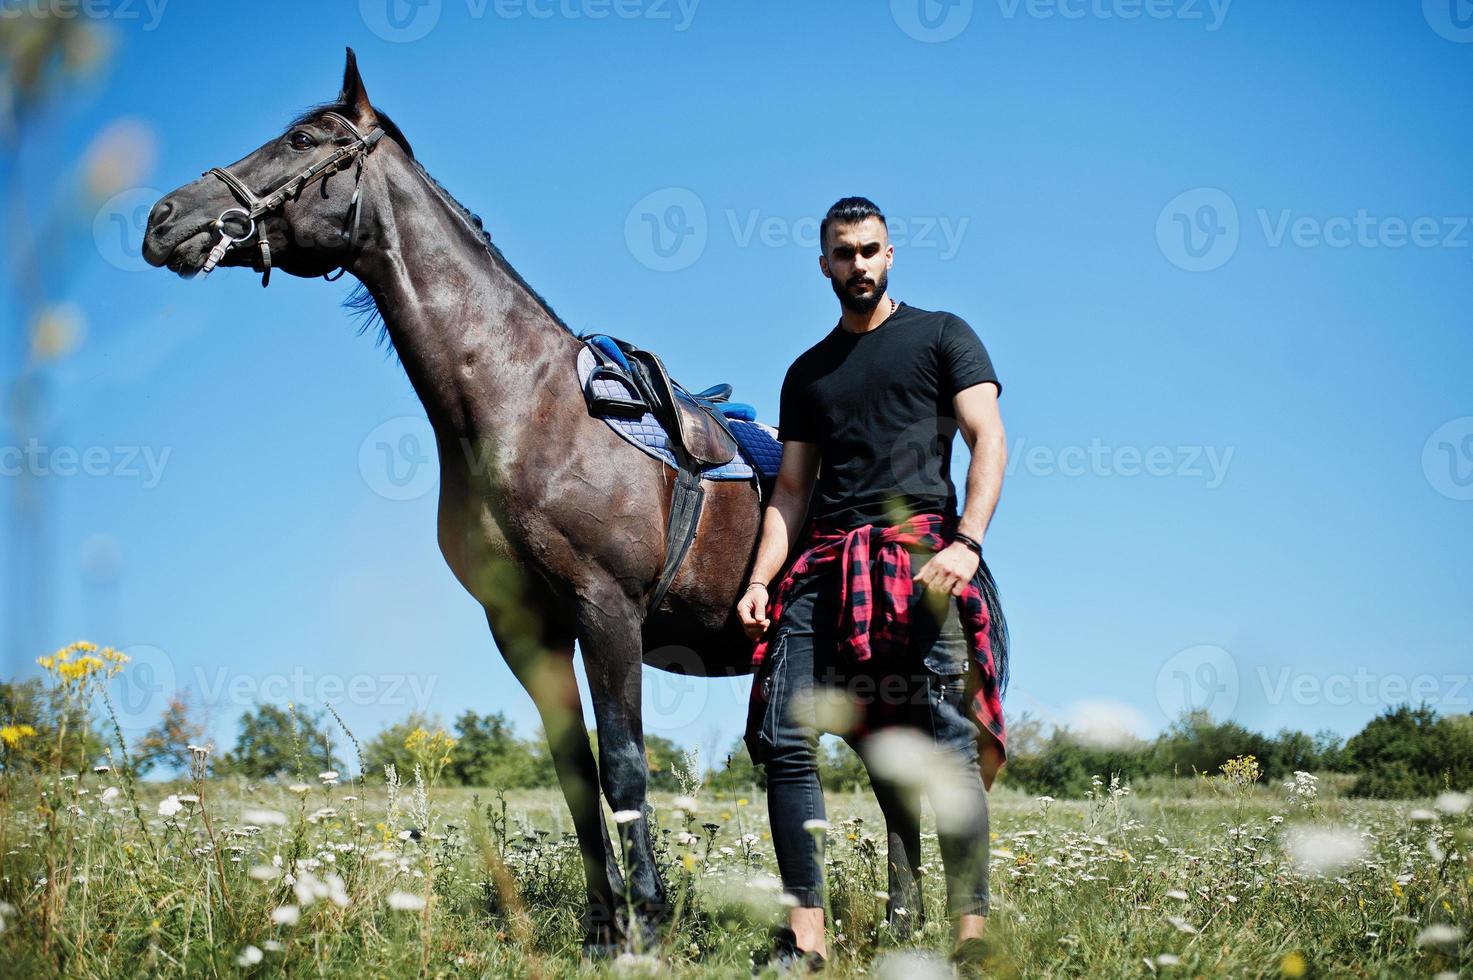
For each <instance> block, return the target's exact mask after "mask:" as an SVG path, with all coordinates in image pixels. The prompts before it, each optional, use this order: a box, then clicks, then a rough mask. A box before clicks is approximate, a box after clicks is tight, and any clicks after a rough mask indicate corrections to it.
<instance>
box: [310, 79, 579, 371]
mask: <svg viewBox="0 0 1473 980" xmlns="http://www.w3.org/2000/svg"><path fill="white" fill-rule="evenodd" d="M352 111H353V107H351V106H348V105H344V104H343V103H340V102H330V103H327V104H325V105H319V106H313V107H312V108H311V109H308V110H307V111H305V112H303V113H302V114H301V115H299V116H298V117H297V118H296V119H294V120H292V122H291V125H292V126H299V125H302V124H304V123H308V122H311V121H312V120H314V119H316V118H317V117H318V116H320V115H321V114H322V113H324V112H336V113H339V114H341V115H349V113H351V112H352ZM374 112H375V114H376V115H377V116H378V122H379V125H380V126H381V127H383V130H384V135H385V136H387V137H388V138H389V139H392V140H393V141H394V142H395V143H398V144H399V147H400V149H402V150H403V151H404V153H405V155H406V156H408V157H409V160H410V162H411V163H413V164H414V167H415V169H416V170H418V171H419V173H420V175H421V176H422V177H424V179H425V180H427V181H429V182H430V184H432V185H433V186H434V187H435V188H437V189H438V190H439V191H440V193H441V194H442V195H444V197H445V200H446V201H447V202H449V203H450V204H451V205H452V206H453V207H455V209H456V210H458V211H459V212H460V214H461V216H462V217H464V218H465V219H466V220H467V221H469V222H470V223H471V225H472V227H474V228H475V229H476V231H478V232H479V233H480V235H481V242H482V244H483V245H484V246H485V249H486V254H487V255H489V256H490V258H491V261H492V262H494V263H496V265H497V266H498V267H499V268H501V269H502V270H503V271H504V272H505V273H506V274H507V275H509V276H510V277H511V278H512V279H513V280H514V281H515V282H516V283H517V284H518V285H520V286H521V287H522V288H523V289H525V290H526V291H527V293H528V295H530V296H531V297H532V298H533V299H534V300H536V301H537V303H538V304H539V305H540V306H541V307H542V309H543V310H545V311H546V312H547V315H548V316H549V317H551V318H552V321H553V322H554V323H556V324H557V325H558V326H560V327H562V328H563V329H564V330H567V331H568V332H569V333H573V330H572V328H570V327H569V326H568V325H567V324H566V323H565V322H563V318H562V317H560V316H558V315H557V313H556V312H555V311H554V310H553V308H552V305H551V304H549V303H548V302H547V300H545V299H543V298H542V294H541V293H539V292H537V290H535V289H533V288H532V285H531V284H530V283H528V282H527V280H525V279H523V278H522V274H521V273H520V272H518V271H517V270H516V267H515V266H513V265H512V264H511V263H510V262H508V261H507V259H506V256H505V255H503V254H502V252H501V249H499V248H497V247H496V245H495V244H494V243H493V242H492V241H491V235H490V233H489V232H487V231H486V226H485V224H484V223H483V222H482V221H481V216H480V215H479V214H476V213H475V212H474V211H472V210H470V209H469V208H467V207H466V206H465V205H464V204H461V203H460V202H459V201H458V200H456V199H455V195H453V194H451V193H450V192H449V191H448V190H446V189H445V185H444V184H441V183H440V182H439V181H438V180H436V179H435V178H434V177H432V176H430V172H429V171H428V170H426V169H425V168H424V164H422V163H420V162H419V160H418V158H416V157H415V155H414V150H413V149H412V148H411V147H410V145H409V140H407V139H406V138H405V136H404V132H403V131H402V130H401V129H400V128H399V127H398V126H397V125H395V124H394V121H393V120H392V119H390V118H389V117H388V116H386V115H384V113H382V112H380V111H379V110H378V109H375V110H374ZM350 118H351V117H350ZM343 307H344V308H345V309H347V310H348V311H349V312H350V313H351V314H353V315H354V316H355V317H357V318H358V321H359V322H358V333H359V334H363V333H365V332H366V331H368V330H369V329H370V328H372V327H373V326H374V325H375V324H377V325H378V338H377V339H376V340H375V341H374V345H375V346H378V345H379V344H387V345H388V348H389V350H390V351H391V352H393V350H394V344H393V341H392V340H391V339H390V337H389V328H388V325H387V324H385V323H384V317H383V312H382V311H381V310H379V308H378V301H377V300H375V299H374V298H373V294H372V293H370V292H369V291H368V290H367V289H366V288H365V287H364V285H363V283H361V282H360V283H359V284H358V285H356V286H354V287H353V291H352V292H350V293H349V294H348V298H347V299H345V300H343Z"/></svg>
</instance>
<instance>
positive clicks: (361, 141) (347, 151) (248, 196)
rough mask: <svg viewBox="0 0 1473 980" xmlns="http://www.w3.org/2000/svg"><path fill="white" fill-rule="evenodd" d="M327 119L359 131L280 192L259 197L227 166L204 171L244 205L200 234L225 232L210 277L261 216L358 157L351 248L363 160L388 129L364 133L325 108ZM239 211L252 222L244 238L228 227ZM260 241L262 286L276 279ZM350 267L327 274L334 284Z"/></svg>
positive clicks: (208, 268)
mask: <svg viewBox="0 0 1473 980" xmlns="http://www.w3.org/2000/svg"><path fill="white" fill-rule="evenodd" d="M321 118H323V119H336V120H337V121H338V122H340V123H342V124H343V125H344V126H345V127H347V130H348V132H350V133H352V134H353V142H351V143H348V144H345V145H343V146H340V147H338V148H337V149H336V150H335V151H333V153H332V154H331V155H330V156H327V157H325V158H323V159H322V160H319V161H317V162H316V163H314V164H312V165H311V166H310V167H308V168H307V169H305V170H303V171H302V172H301V173H299V174H297V175H296V176H295V177H290V178H288V179H287V180H285V181H284V182H282V183H281V184H280V185H278V186H277V187H276V189H275V190H273V191H271V192H270V193H268V194H266V195H264V196H262V197H257V196H256V194H254V193H253V192H252V191H251V189H250V188H249V187H247V186H246V185H245V184H244V183H243V182H242V181H241V180H240V178H239V177H236V176H235V174H233V173H231V172H230V171H229V170H228V169H226V168H225V167H211V168H210V169H209V170H206V171H205V172H204V173H203V174H202V175H201V176H204V177H218V178H220V180H222V181H224V183H225V186H226V187H228V188H230V193H232V194H234V195H235V198H236V200H238V201H240V203H241V205H242V207H238V208H226V209H225V210H224V211H222V212H220V216H219V217H218V218H214V219H212V220H210V221H207V222H205V223H204V224H203V225H201V226H200V227H199V228H198V229H197V230H196V231H195V232H194V234H198V233H199V232H200V231H205V230H207V229H210V228H213V229H215V230H216V231H218V232H219V233H220V240H219V241H217V242H216V243H215V246H214V247H213V248H211V249H210V254H209V255H208V256H207V257H206V258H205V264H204V265H203V266H202V267H201V268H200V275H201V276H207V275H209V274H210V273H211V272H212V271H214V268H215V266H217V265H219V264H220V260H221V259H223V258H225V253H226V252H228V251H230V250H231V249H232V248H234V247H235V246H237V245H239V244H241V243H242V242H246V241H249V240H250V237H251V236H252V235H255V234H256V231H257V229H256V221H257V219H258V218H261V217H262V216H263V215H267V214H270V213H271V212H272V211H275V210H277V209H278V208H280V207H281V206H282V205H284V204H285V203H286V202H287V201H295V200H296V199H297V197H298V196H299V195H300V194H301V193H302V191H303V190H304V189H305V188H307V187H309V186H311V185H312V184H314V183H316V182H317V181H319V180H324V179H326V178H327V177H331V176H332V175H333V174H335V173H339V172H340V171H343V170H346V169H348V167H349V166H350V165H351V164H352V163H353V161H354V160H357V162H358V172H357V174H356V175H355V176H354V178H353V199H352V200H351V201H349V202H348V229H347V231H348V248H349V250H350V251H351V249H352V248H353V243H354V242H355V241H357V239H358V214H359V211H358V196H359V194H360V192H361V191H362V189H363V164H364V161H365V160H366V159H367V158H368V154H369V153H371V152H372V151H373V148H374V146H376V145H377V144H378V141H379V140H380V139H382V138H383V135H384V131H383V128H382V127H378V126H375V127H374V128H373V129H372V130H370V131H369V133H368V134H367V135H364V134H363V133H361V132H359V131H358V127H357V126H354V125H353V124H352V123H351V122H349V121H348V120H347V119H346V118H344V117H343V116H341V115H339V114H338V113H336V112H324V113H323V114H322V116H321ZM234 215H238V216H239V217H240V218H241V219H243V223H244V224H245V226H246V230H245V232H244V233H243V234H241V235H239V236H236V235H232V234H231V233H230V231H229V230H228V229H227V228H226V219H228V218H231V217H232V216H234ZM257 245H258V246H259V247H260V249H261V285H262V286H266V285H267V284H269V283H270V282H271V246H270V245H269V244H268V243H267V241H266V236H265V235H264V234H263V235H260V236H259V237H258V239H257ZM346 271H347V262H346V261H345V262H344V263H343V266H342V268H340V269H339V270H338V274H337V275H336V276H331V275H328V276H324V277H323V278H324V279H327V280H328V281H329V282H335V281H337V280H338V279H340V278H342V275H343V273H344V272H346Z"/></svg>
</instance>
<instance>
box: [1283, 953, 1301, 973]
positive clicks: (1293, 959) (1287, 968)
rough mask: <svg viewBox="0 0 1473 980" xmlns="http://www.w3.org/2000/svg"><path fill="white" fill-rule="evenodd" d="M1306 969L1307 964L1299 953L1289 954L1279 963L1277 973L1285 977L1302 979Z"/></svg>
mask: <svg viewBox="0 0 1473 980" xmlns="http://www.w3.org/2000/svg"><path fill="white" fill-rule="evenodd" d="M1307 969H1308V964H1306V963H1305V962H1304V956H1303V955H1302V954H1300V953H1290V954H1289V955H1288V956H1285V957H1284V958H1283V959H1282V960H1280V961H1279V972H1280V973H1282V974H1283V975H1284V976H1286V977H1302V976H1304V974H1305V971H1306V970H1307Z"/></svg>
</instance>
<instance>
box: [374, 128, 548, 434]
mask: <svg viewBox="0 0 1473 980" xmlns="http://www.w3.org/2000/svg"><path fill="white" fill-rule="evenodd" d="M386 149H387V147H386ZM379 162H380V161H379V160H377V159H376V160H375V161H374V163H376V164H377V163H379ZM369 173H371V174H374V175H375V176H374V179H373V180H372V185H375V186H365V187H364V191H363V202H364V204H365V205H367V207H366V208H365V211H366V213H365V214H364V216H363V223H364V227H363V228H361V229H360V232H359V235H360V241H364V242H366V243H368V244H367V245H366V247H365V248H364V249H363V252H362V253H361V254H360V255H359V256H358V257H357V258H356V259H355V260H354V261H353V263H352V265H351V271H352V272H353V273H354V275H356V276H357V277H358V278H359V279H360V280H361V281H362V282H363V284H364V286H365V287H367V289H368V290H369V292H370V293H372V294H373V297H374V300H375V301H376V302H377V304H378V308H379V312H380V313H381V314H382V316H383V318H384V325H385V327H386V328H387V330H388V334H389V339H390V340H391V341H392V342H393V345H394V350H395V351H396V352H397V353H398V355H399V360H400V361H401V363H402V364H403V365H404V370H405V372H406V373H407V374H408V375H409V380H410V383H411V384H412V385H414V389H415V392H416V393H417V394H418V395H419V398H420V401H421V402H423V403H424V407H425V412H426V413H427V415H428V416H429V419H430V422H431V424H432V425H433V426H434V427H435V430H436V432H437V433H438V434H440V435H441V436H442V437H445V436H454V437H457V438H486V437H494V438H496V439H497V440H498V441H502V440H506V439H507V437H509V436H511V435H512V433H511V432H510V431H508V430H509V429H511V428H512V427H513V426H514V424H515V422H516V420H517V419H518V418H521V417H524V415H525V412H526V408H527V405H528V404H529V403H530V402H531V401H533V400H534V399H535V398H536V396H537V394H538V388H539V386H540V385H539V376H544V375H545V373H546V368H545V367H544V365H550V364H551V362H553V361H554V360H555V359H557V358H559V357H564V356H567V355H568V353H569V352H570V350H571V348H572V346H573V343H574V342H573V338H572V335H571V334H569V333H568V332H567V331H566V330H564V329H563V328H562V327H561V326H560V325H559V324H558V323H557V322H556V321H555V320H554V319H553V317H552V315H551V314H550V313H549V312H548V311H547V310H546V309H545V308H544V307H543V306H542V304H541V303H540V302H539V301H538V300H537V298H536V297H535V296H534V295H532V293H531V292H530V291H529V290H528V289H527V288H526V287H525V286H524V285H523V284H522V283H521V282H519V281H518V279H517V277H516V276H515V275H513V274H512V272H511V271H510V269H508V268H506V267H505V266H504V265H503V264H502V263H501V262H500V261H498V260H497V259H496V258H493V257H492V255H491V254H490V252H489V251H488V249H487V248H486V245H485V242H484V241H483V240H482V238H481V233H480V231H479V230H478V229H477V228H476V227H475V226H474V225H472V224H471V222H470V220H469V219H468V218H467V217H466V216H465V214H464V213H463V212H462V211H461V210H460V209H459V208H458V207H456V206H455V205H454V204H453V203H452V202H451V201H450V200H449V199H448V198H447V196H446V195H445V193H444V192H443V191H441V190H440V189H438V188H437V187H435V186H433V185H432V184H431V182H430V181H429V179H428V178H427V177H426V176H425V175H424V173H423V172H422V171H421V170H420V169H419V168H418V167H417V166H416V165H415V164H414V163H413V162H412V161H410V160H409V159H408V158H407V157H405V156H403V155H402V153H400V152H399V151H398V147H397V146H395V147H393V151H392V152H390V153H385V154H383V162H382V165H381V166H378V167H374V166H372V165H371V166H370V168H369ZM364 180H365V183H366V184H367V183H369V180H370V178H369V174H365V177H364ZM370 201H371V202H373V203H372V204H370V203H369V202H370ZM540 384H541V385H545V381H543V382H541V383H540ZM488 430H490V431H488Z"/></svg>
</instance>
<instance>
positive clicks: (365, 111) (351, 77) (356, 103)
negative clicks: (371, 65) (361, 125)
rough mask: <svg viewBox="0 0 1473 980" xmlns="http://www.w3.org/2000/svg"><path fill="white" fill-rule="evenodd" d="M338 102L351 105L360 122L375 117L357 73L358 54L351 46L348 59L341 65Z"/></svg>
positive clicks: (366, 92) (361, 77)
mask: <svg viewBox="0 0 1473 980" xmlns="http://www.w3.org/2000/svg"><path fill="white" fill-rule="evenodd" d="M338 102H339V103H341V104H342V105H346V106H351V107H352V108H353V110H354V112H355V114H356V115H357V116H358V120H359V121H360V122H365V123H366V122H368V121H369V120H371V119H373V118H375V117H374V112H373V105H372V104H371V103H369V101H368V90H367V89H365V88H364V87H363V76H362V75H360V74H358V56H357V55H356V54H354V53H353V49H352V48H349V49H348V61H347V64H345V65H344V66H343V90H342V91H341V92H339V93H338Z"/></svg>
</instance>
